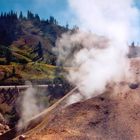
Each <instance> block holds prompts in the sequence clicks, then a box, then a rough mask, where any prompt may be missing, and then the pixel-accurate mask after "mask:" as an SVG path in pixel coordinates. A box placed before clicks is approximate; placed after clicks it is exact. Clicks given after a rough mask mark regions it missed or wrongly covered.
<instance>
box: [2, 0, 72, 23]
mask: <svg viewBox="0 0 140 140" xmlns="http://www.w3.org/2000/svg"><path fill="white" fill-rule="evenodd" d="M10 10H14V11H17V12H19V11H23V13H24V15H25V14H26V11H27V10H31V11H32V12H33V13H38V14H39V16H40V17H41V18H43V19H47V18H48V17H49V16H50V15H52V16H54V17H55V18H56V19H57V20H58V22H59V23H60V24H63V25H65V24H66V23H67V22H70V16H72V15H71V13H70V11H69V7H68V1H67V0H0V12H5V11H10Z"/></svg>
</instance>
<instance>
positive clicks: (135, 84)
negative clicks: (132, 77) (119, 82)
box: [129, 83, 139, 89]
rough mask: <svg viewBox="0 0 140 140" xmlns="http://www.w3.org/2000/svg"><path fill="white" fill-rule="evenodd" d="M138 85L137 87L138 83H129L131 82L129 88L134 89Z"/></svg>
mask: <svg viewBox="0 0 140 140" xmlns="http://www.w3.org/2000/svg"><path fill="white" fill-rule="evenodd" d="M138 87H139V84H138V83H131V84H129V88H131V89H136V88H138Z"/></svg>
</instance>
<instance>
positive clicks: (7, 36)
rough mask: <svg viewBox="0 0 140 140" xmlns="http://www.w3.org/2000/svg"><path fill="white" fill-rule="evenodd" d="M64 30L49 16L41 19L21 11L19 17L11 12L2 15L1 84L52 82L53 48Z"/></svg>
mask: <svg viewBox="0 0 140 140" xmlns="http://www.w3.org/2000/svg"><path fill="white" fill-rule="evenodd" d="M67 31H68V28H67V27H63V26H61V25H59V24H58V22H57V21H56V19H55V18H54V17H52V16H50V18H49V19H46V20H42V19H40V17H39V15H37V14H33V13H32V12H30V11H28V12H27V16H23V14H22V12H21V13H20V15H19V16H18V15H17V14H16V13H15V12H13V11H11V12H9V13H1V15H0V52H1V53H0V74H1V79H0V80H1V81H0V83H1V84H2V83H3V84H12V83H13V84H16V83H21V84H22V83H24V81H25V80H41V81H42V80H45V79H53V78H54V77H55V75H54V71H55V70H56V69H57V68H56V67H53V66H52V65H54V66H55V65H56V56H55V55H54V53H53V52H52V49H53V48H54V47H55V42H56V40H57V38H58V37H60V36H61V35H62V34H63V33H64V32H67ZM12 69H13V74H12ZM31 76H32V77H31ZM9 81H10V82H9ZM12 81H13V82H12Z"/></svg>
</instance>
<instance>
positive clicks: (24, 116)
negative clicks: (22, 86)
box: [17, 82, 43, 130]
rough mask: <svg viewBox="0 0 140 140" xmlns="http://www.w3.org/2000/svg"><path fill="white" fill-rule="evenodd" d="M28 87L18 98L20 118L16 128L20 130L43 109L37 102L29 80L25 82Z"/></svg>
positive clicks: (34, 90)
mask: <svg viewBox="0 0 140 140" xmlns="http://www.w3.org/2000/svg"><path fill="white" fill-rule="evenodd" d="M26 85H28V86H29V88H28V89H27V90H26V91H25V92H24V93H23V97H22V98H21V99H20V100H19V107H20V111H21V113H20V120H19V122H18V125H17V128H18V130H20V129H21V128H23V127H26V126H27V125H28V121H29V120H31V119H32V118H33V117H34V116H36V115H37V114H39V113H40V112H41V111H42V110H43V106H42V105H39V104H38V103H37V101H38V99H37V97H36V89H35V88H33V86H32V84H31V83H30V82H26Z"/></svg>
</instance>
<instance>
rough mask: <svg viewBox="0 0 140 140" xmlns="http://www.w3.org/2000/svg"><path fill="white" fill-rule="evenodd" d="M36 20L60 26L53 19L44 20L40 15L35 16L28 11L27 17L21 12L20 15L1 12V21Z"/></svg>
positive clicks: (12, 12) (51, 17)
mask: <svg viewBox="0 0 140 140" xmlns="http://www.w3.org/2000/svg"><path fill="white" fill-rule="evenodd" d="M18 19H19V20H35V21H40V22H41V21H45V22H47V23H48V24H56V25H57V24H58V21H57V20H56V19H55V18H54V17H53V16H50V17H49V18H48V19H46V20H43V19H41V18H40V16H39V15H38V14H34V13H32V12H31V11H27V15H26V16H25V15H24V14H23V12H22V11H21V12H20V13H19V14H18V13H17V12H14V11H12V10H11V11H10V12H1V14H0V20H8V21H9V20H18Z"/></svg>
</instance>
